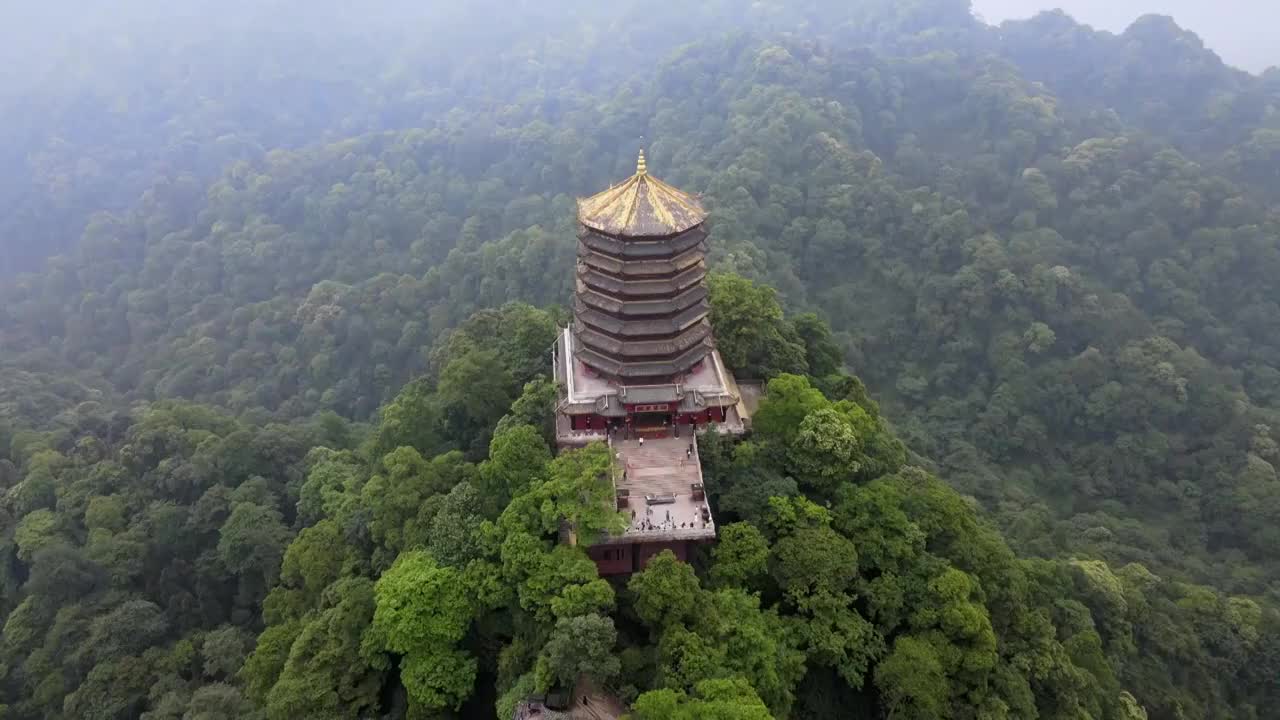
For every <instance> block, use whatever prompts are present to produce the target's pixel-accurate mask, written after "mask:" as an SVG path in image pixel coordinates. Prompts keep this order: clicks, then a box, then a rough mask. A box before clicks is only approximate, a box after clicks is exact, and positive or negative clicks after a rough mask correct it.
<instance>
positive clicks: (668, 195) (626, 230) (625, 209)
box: [578, 150, 707, 237]
mask: <svg viewBox="0 0 1280 720" xmlns="http://www.w3.org/2000/svg"><path fill="white" fill-rule="evenodd" d="M706 219H707V211H706V210H703V209H702V203H700V202H698V199H697V198H695V197H694V196H692V195H690V194H688V193H686V192H684V191H682V190H677V189H676V188H674V187H672V186H670V185H668V184H666V183H664V182H662V181H661V180H659V179H657V178H655V177H653V176H651V175H649V172H648V169H647V168H646V166H645V161H644V151H643V150H641V151H640V158H639V159H638V160H637V161H636V174H635V175H632V176H631V177H630V178H628V179H627V180H626V181H625V182H623V183H622V184H621V185H615V186H613V187H611V188H609V189H608V190H605V191H604V192H601V193H597V194H595V195H592V196H591V197H589V198H580V199H579V200H578V222H580V223H582V224H583V225H586V226H587V227H589V228H591V229H592V230H597V231H599V232H602V233H605V234H608V235H613V236H615V237H652V236H661V235H675V234H676V233H682V232H684V231H685V230H688V229H689V228H692V227H695V226H697V225H699V224H700V223H702V222H703V221H704V220H706Z"/></svg>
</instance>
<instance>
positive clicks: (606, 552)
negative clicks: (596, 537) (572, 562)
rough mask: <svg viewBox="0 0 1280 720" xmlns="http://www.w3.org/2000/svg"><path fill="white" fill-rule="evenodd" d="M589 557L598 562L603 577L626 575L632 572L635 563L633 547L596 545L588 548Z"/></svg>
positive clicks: (597, 567) (597, 566)
mask: <svg viewBox="0 0 1280 720" xmlns="http://www.w3.org/2000/svg"><path fill="white" fill-rule="evenodd" d="M587 555H588V556H589V557H590V558H591V559H592V560H594V561H595V562H596V570H597V571H598V572H599V573H600V574H601V575H624V574H626V573H629V572H631V571H632V568H633V566H634V563H635V549H634V546H632V545H596V546H594V547H589V548H587Z"/></svg>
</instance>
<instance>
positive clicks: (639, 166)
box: [636, 148, 649, 175]
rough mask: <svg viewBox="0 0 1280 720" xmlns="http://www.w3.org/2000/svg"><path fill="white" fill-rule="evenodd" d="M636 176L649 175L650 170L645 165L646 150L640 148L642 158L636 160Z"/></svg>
mask: <svg viewBox="0 0 1280 720" xmlns="http://www.w3.org/2000/svg"><path fill="white" fill-rule="evenodd" d="M636 174H637V175H648V174H649V169H648V168H647V167H646V166H645V164H644V148H640V157H639V158H637V159H636Z"/></svg>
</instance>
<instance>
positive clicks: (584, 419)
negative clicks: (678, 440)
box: [569, 406, 725, 431]
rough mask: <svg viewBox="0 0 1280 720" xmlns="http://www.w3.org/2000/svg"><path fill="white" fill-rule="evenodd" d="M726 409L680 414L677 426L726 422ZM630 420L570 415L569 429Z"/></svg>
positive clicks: (622, 423) (599, 428) (605, 425)
mask: <svg viewBox="0 0 1280 720" xmlns="http://www.w3.org/2000/svg"><path fill="white" fill-rule="evenodd" d="M627 412H635V406H628V407H627ZM724 418H725V411H724V408H719V407H715V408H709V409H707V410H703V411H702V412H697V413H680V414H679V415H677V416H676V417H675V422H676V424H677V425H693V424H695V423H696V424H698V425H707V424H709V423H711V422H724ZM628 420H630V418H625V419H623V418H606V417H603V416H601V415H594V414H590V415H570V416H569V427H570V428H572V429H573V430H577V431H583V430H603V429H605V428H607V427H609V423H610V422H617V423H619V424H621V425H626V423H627V421H628Z"/></svg>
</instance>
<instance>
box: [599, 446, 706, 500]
mask: <svg viewBox="0 0 1280 720" xmlns="http://www.w3.org/2000/svg"><path fill="white" fill-rule="evenodd" d="M693 442H694V441H693V439H692V438H687V437H681V438H672V437H665V438H659V437H654V438H650V437H648V436H646V437H645V441H644V444H643V445H641V444H640V442H639V440H621V441H615V442H614V443H613V447H614V450H615V451H616V452H619V453H621V455H622V458H621V465H622V466H623V467H624V468H625V469H626V480H625V481H623V482H619V484H618V486H619V488H627V489H629V490H631V491H632V493H633V494H641V495H645V494H652V495H665V494H672V495H688V494H689V493H690V486H691V485H693V484H694V483H700V482H702V468H701V467H700V466H699V464H698V452H697V447H696V445H695V447H694V452H693V457H688V455H687V451H688V448H689V445H690V443H693Z"/></svg>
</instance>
